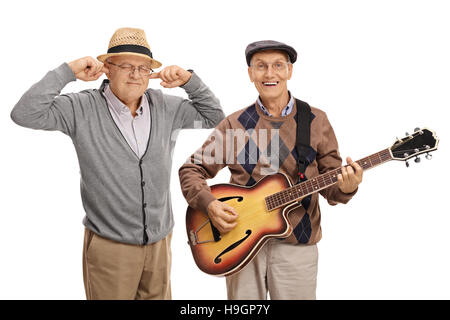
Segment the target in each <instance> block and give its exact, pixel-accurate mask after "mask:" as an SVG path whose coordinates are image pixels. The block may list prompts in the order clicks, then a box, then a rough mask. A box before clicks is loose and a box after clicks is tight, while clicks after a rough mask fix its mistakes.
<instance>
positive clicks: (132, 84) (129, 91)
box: [105, 55, 151, 104]
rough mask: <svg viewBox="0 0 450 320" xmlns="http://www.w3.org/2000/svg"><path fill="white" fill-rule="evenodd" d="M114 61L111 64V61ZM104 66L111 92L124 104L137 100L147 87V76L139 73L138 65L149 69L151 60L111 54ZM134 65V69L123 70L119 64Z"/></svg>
mask: <svg viewBox="0 0 450 320" xmlns="http://www.w3.org/2000/svg"><path fill="white" fill-rule="evenodd" d="M108 62H111V63H114V65H112V64H111V63H108ZM105 65H106V67H107V68H108V72H107V73H106V76H107V77H108V79H109V81H110V83H109V85H110V87H111V90H112V92H113V93H114V94H115V95H116V96H117V98H119V99H120V100H121V101H122V102H124V103H125V104H127V103H133V102H136V101H137V100H139V99H140V98H141V97H142V95H143V94H144V92H145V90H146V89H147V87H148V82H149V77H148V76H142V75H141V74H140V73H139V69H138V67H139V66H145V67H147V68H149V69H150V66H151V62H150V61H149V60H147V59H145V58H142V57H137V56H133V55H129V56H128V55H124V56H113V57H110V58H108V59H107V60H106V62H105ZM127 65H128V66H130V65H131V66H134V67H135V69H134V71H129V70H123V69H122V68H120V67H119V66H127Z"/></svg>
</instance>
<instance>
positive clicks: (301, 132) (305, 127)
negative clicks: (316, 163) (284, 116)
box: [295, 99, 311, 183]
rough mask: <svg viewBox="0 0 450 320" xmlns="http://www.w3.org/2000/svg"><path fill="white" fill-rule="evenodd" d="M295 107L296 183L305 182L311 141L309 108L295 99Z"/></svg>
mask: <svg viewBox="0 0 450 320" xmlns="http://www.w3.org/2000/svg"><path fill="white" fill-rule="evenodd" d="M295 103H296V105H297V139H296V146H295V148H296V150H297V159H298V182H297V183H299V182H301V181H304V180H306V177H305V171H306V167H307V166H308V164H309V163H308V160H307V158H306V154H308V151H309V149H310V148H311V147H310V144H311V142H310V139H311V107H310V106H309V104H307V103H306V102H303V101H301V100H298V99H295Z"/></svg>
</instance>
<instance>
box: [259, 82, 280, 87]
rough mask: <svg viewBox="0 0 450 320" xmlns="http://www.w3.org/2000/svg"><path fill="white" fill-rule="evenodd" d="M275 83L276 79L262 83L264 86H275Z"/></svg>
mask: <svg viewBox="0 0 450 320" xmlns="http://www.w3.org/2000/svg"><path fill="white" fill-rule="evenodd" d="M277 84H278V81H270V82H269V81H268V82H263V85H264V86H265V87H275V86H276V85H277Z"/></svg>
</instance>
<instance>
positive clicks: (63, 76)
mask: <svg viewBox="0 0 450 320" xmlns="http://www.w3.org/2000/svg"><path fill="white" fill-rule="evenodd" d="M75 80H76V78H75V76H74V74H73V72H72V70H71V69H70V67H69V65H68V64H67V63H64V64H62V65H61V66H60V67H58V68H56V69H55V70H53V71H50V72H48V73H47V75H46V76H45V77H44V78H43V79H42V80H41V81H39V82H37V83H36V84H34V85H33V86H32V87H31V88H30V89H29V90H28V91H27V92H26V93H25V94H24V95H23V96H22V98H21V99H20V100H19V102H18V103H17V104H16V106H15V107H14V109H13V110H12V112H11V118H12V120H13V121H14V122H15V123H17V124H18V125H20V126H24V127H27V128H32V129H41V130H59V131H62V132H63V133H65V134H67V135H68V136H70V138H71V139H72V142H73V144H74V146H75V150H76V152H77V155H78V162H79V165H80V173H81V181H80V184H81V186H80V187H81V198H82V202H83V207H84V210H85V211H86V216H85V218H84V220H83V224H84V225H85V226H86V227H87V228H89V229H90V230H92V231H93V232H95V233H97V234H99V235H100V236H103V237H106V238H108V239H112V240H115V241H119V242H125V243H131V244H138V245H142V244H146V243H153V242H156V241H159V240H161V239H163V238H164V237H166V236H167V235H168V234H169V233H170V232H171V230H172V228H173V225H174V219H173V214H172V207H171V200H170V173H171V166H172V152H173V148H174V146H175V142H176V136H177V133H178V131H179V130H180V129H184V128H194V126H195V128H199V127H201V128H213V127H215V126H216V125H217V124H218V123H219V122H220V121H221V120H222V119H223V118H224V114H223V112H222V109H221V107H220V104H219V100H218V99H217V98H216V97H215V96H214V94H213V93H212V92H211V90H209V88H208V87H207V86H206V85H205V84H204V83H203V82H202V81H201V80H200V78H199V77H198V76H197V75H196V74H195V73H193V74H192V77H191V79H190V80H189V81H188V83H186V84H185V85H184V86H183V88H184V90H186V93H187V94H188V96H189V100H188V99H183V98H181V97H176V96H172V95H167V94H163V93H162V92H161V90H154V89H148V90H146V92H145V94H146V95H147V98H148V100H149V104H150V117H151V124H152V125H151V130H150V137H149V141H148V145H147V150H146V152H145V154H144V155H143V156H142V158H141V159H139V158H138V156H137V155H136V154H135V153H134V152H133V150H132V149H131V148H130V146H129V145H128V143H127V142H126V140H125V138H124V137H123V136H122V134H121V132H120V130H119V129H118V127H117V126H116V124H115V122H114V120H113V118H112V116H111V114H110V111H109V110H108V106H107V103H106V100H105V98H104V96H103V88H104V86H105V82H106V81H105V82H104V83H103V84H102V87H101V88H100V89H99V90H96V89H89V90H84V91H81V92H79V93H70V94H62V95H60V93H61V90H62V89H63V88H64V86H66V84H67V83H69V82H71V81H75ZM200 124H201V125H200Z"/></svg>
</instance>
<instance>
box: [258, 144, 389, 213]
mask: <svg viewBox="0 0 450 320" xmlns="http://www.w3.org/2000/svg"><path fill="white" fill-rule="evenodd" d="M389 160H392V157H391V153H390V152H389V149H384V150H382V151H380V152H377V153H374V154H372V155H370V156H368V157H366V158H363V159H361V160H358V161H356V162H357V163H358V164H359V165H360V166H361V168H362V169H363V170H367V169H370V168H373V167H375V166H378V165H380V164H382V163H384V162H387V161H389ZM341 173H342V171H341V168H338V169H334V170H331V171H328V172H326V173H324V174H321V175H319V176H317V177H314V178H312V179H310V180H306V181H304V182H302V183H300V184H297V185H295V186H292V187H290V188H287V189H285V190H283V191H280V192H277V193H274V194H272V195H270V196H268V197H266V198H265V201H266V207H267V209H268V210H269V211H271V210H274V209H276V208H280V207H283V206H285V205H287V204H289V203H292V202H294V201H298V200H300V199H301V198H304V197H306V196H308V195H310V194H312V193H315V192H318V191H320V190H322V189H326V188H328V187H330V186H332V185H333V184H335V183H337V181H338V175H339V174H341Z"/></svg>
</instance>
